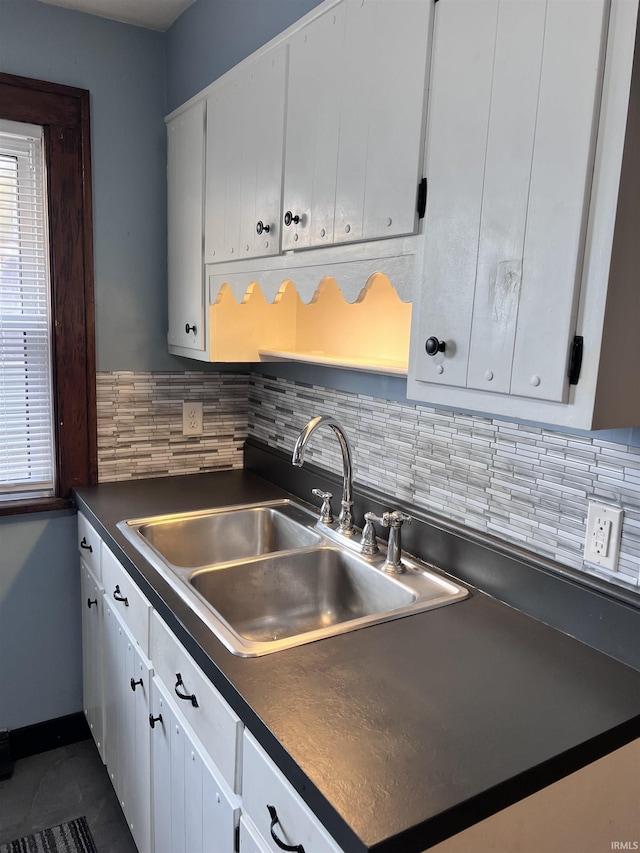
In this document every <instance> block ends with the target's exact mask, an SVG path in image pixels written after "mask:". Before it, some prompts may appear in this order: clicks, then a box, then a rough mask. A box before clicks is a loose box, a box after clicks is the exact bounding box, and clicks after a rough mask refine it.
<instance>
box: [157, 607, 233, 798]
mask: <svg viewBox="0 0 640 853" xmlns="http://www.w3.org/2000/svg"><path fill="white" fill-rule="evenodd" d="M151 659H152V660H153V664H154V667H155V671H156V675H158V676H159V677H160V678H161V679H162V681H163V683H164V685H165V686H166V688H167V689H168V690H169V692H170V694H171V695H172V696H173V697H174V698H176V697H178V696H179V694H180V693H181V694H182V695H183V696H186V697H191V696H195V701H196V703H197V704H196V705H194V704H193V702H192V701H191V700H190V698H187V699H182V700H180V699H178V698H176V701H177V703H178V705H179V708H180V711H181V713H182V715H183V716H184V718H185V720H186V721H187V722H188V723H189V725H190V726H191V728H192V729H193V730H194V732H195V734H196V735H197V736H198V737H199V738H200V740H201V741H202V744H203V746H204V748H205V750H206V752H207V753H208V754H209V755H210V757H211V759H212V761H213V762H214V764H215V765H216V766H217V767H218V769H219V771H220V774H221V776H222V778H223V779H224V780H225V782H227V784H228V785H229V786H230V787H231V789H232V790H233V791H235V792H239V791H240V752H241V746H242V729H243V726H242V723H241V722H240V719H239V718H238V717H237V716H236V714H234V712H233V711H232V710H231V708H230V707H229V706H228V705H227V703H226V702H225V700H224V699H223V698H222V696H221V695H220V694H219V693H218V691H217V690H216V689H215V687H214V686H213V684H212V683H211V682H210V681H209V679H208V678H207V677H206V676H205V674H204V673H203V672H202V670H201V669H200V667H199V666H198V665H197V664H196V663H195V661H194V660H193V659H192V658H191V657H190V656H189V654H188V653H187V652H186V651H185V649H184V648H183V647H182V645H181V644H180V643H179V642H178V640H177V639H176V637H175V636H174V635H173V634H172V632H171V631H170V630H169V628H168V627H167V626H166V624H165V623H164V622H163V620H162V619H161V618H160V617H159V616H158V614H157V613H153V615H152V618H151ZM178 677H179V678H180V680H181V682H182V683H180V684H179V683H178Z"/></svg>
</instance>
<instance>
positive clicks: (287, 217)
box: [284, 210, 300, 226]
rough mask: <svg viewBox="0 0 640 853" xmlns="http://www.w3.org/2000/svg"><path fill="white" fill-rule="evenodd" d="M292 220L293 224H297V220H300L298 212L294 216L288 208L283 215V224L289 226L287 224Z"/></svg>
mask: <svg viewBox="0 0 640 853" xmlns="http://www.w3.org/2000/svg"><path fill="white" fill-rule="evenodd" d="M292 222H293V224H294V225H297V224H298V222H300V217H299V216H298V214H296V215H295V216H294V215H293V214H292V213H291V211H290V210H287V212H286V213H285V215H284V224H285V225H287V226H289V225H291V223H292Z"/></svg>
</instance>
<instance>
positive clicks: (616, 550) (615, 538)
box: [584, 501, 624, 572]
mask: <svg viewBox="0 0 640 853" xmlns="http://www.w3.org/2000/svg"><path fill="white" fill-rule="evenodd" d="M623 515H624V511H623V510H622V509H620V507H617V506H608V505H607V504H601V503H595V502H593V501H591V502H589V510H588V513H587V535H586V537H585V543H584V559H585V562H587V563H592V564H593V565H596V566H599V567H600V568H602V569H608V570H609V571H610V572H617V571H618V556H619V554H620V536H621V535H622V517H623Z"/></svg>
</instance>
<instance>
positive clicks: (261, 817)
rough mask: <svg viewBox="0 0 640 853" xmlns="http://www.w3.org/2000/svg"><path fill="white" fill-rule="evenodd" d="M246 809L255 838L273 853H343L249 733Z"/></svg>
mask: <svg viewBox="0 0 640 853" xmlns="http://www.w3.org/2000/svg"><path fill="white" fill-rule="evenodd" d="M242 807H243V812H245V813H246V816H247V817H248V818H249V819H250V821H251V823H252V824H253V826H254V828H255V833H254V834H255V836H257V837H258V838H260V839H261V842H262V844H263V845H264V847H265V848H266V849H267V850H270V851H273V853H278V850H283V849H287V848H285V847H283V846H282V845H292V846H293V847H294V848H295V845H301V846H302V847H303V848H304V849H305V850H308V851H313V853H340V848H339V847H338V845H337V844H336V842H335V841H334V840H333V838H332V837H331V836H330V835H329V833H328V832H327V830H326V829H325V828H324V826H323V825H322V824H321V823H320V821H319V820H318V818H317V817H316V816H315V815H314V814H313V812H312V811H311V809H310V808H309V807H308V806H307V804H306V803H305V802H304V800H303V799H302V798H301V797H300V796H299V795H298V793H297V792H296V791H295V789H294V788H293V787H292V786H291V785H290V784H289V782H288V781H287V779H286V778H285V777H284V776H283V774H282V773H281V772H280V770H279V769H278V768H277V767H276V765H275V764H274V763H273V761H272V760H271V759H270V758H269V756H268V755H267V753H266V752H265V751H264V750H263V749H262V747H261V746H260V745H259V744H258V742H257V741H256V740H255V738H254V737H253V736H252V735H251V734H249V732H248V731H245V733H244V748H243V752H242ZM272 829H273V834H275V836H276V837H277V838H278V839H279V840H280V842H281V843H280V844H278V843H277V842H276V841H275V839H274V837H273V834H272V831H271V830H272ZM288 849H291V847H289V848H288Z"/></svg>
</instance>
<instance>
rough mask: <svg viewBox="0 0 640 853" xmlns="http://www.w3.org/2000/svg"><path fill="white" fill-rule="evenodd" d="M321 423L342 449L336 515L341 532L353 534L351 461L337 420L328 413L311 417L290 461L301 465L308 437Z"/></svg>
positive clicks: (347, 441) (348, 448)
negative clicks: (332, 434)
mask: <svg viewBox="0 0 640 853" xmlns="http://www.w3.org/2000/svg"><path fill="white" fill-rule="evenodd" d="M322 424H326V426H328V427H330V428H331V429H332V430H333V432H334V433H335V435H336V438H337V439H338V441H339V443H340V450H341V451H342V468H343V482H342V501H341V509H340V516H339V517H338V529H339V530H340V532H341V533H344V534H345V535H347V536H351V535H352V534H353V514H352V512H351V508H352V506H353V463H352V458H351V448H350V447H349V440H348V439H347V436H346V433H345V431H344V429H343V428H342V426H340V424H339V423H338V421H336V420H335V419H334V418H332V417H330V416H329V415H319V416H318V417H315V418H312V419H311V420H310V421H309V422H308V423H307V425H306V426H305V427H304V429H303V430H302V432H301V433H300V435H299V436H298V439H297V441H296V443H295V447H294V448H293V455H292V457H291V462H292V464H293V465H295V466H296V467H298V468H301V467H302V465H303V463H304V453H305V449H306V447H307V444H308V442H309V439H310V438H311V436H312V435H313V433H314V432H315V431H316V430H317V429H318V427H319V426H322Z"/></svg>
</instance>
